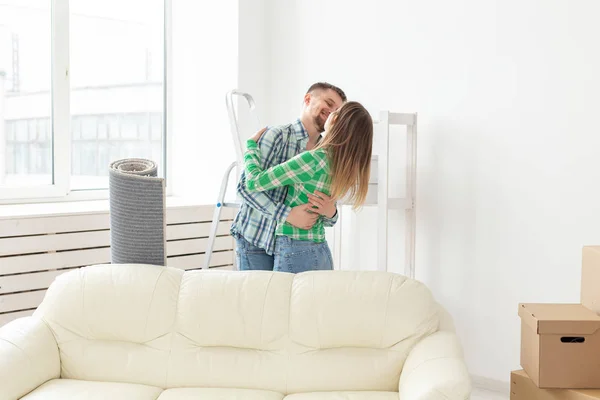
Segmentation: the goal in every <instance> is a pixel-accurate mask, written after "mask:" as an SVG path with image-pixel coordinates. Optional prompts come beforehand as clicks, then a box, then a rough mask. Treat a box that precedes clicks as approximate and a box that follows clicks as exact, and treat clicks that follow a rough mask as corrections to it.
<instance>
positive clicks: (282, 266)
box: [236, 236, 333, 273]
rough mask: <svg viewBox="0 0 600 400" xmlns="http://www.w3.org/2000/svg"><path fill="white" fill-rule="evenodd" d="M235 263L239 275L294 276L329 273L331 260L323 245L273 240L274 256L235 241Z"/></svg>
mask: <svg viewBox="0 0 600 400" xmlns="http://www.w3.org/2000/svg"><path fill="white" fill-rule="evenodd" d="M236 262H237V266H238V269H239V270H240V271H257V270H263V271H281V272H291V273H298V272H304V271H314V270H332V269H333V258H332V257H331V251H330V250H329V246H328V245H327V242H323V243H315V242H311V241H307V240H294V239H290V238H289V237H287V236H277V238H276V240H275V255H273V256H270V255H268V254H267V253H266V252H265V250H264V249H261V248H260V247H256V246H254V245H252V244H250V243H248V242H247V241H246V240H245V239H244V238H237V239H236Z"/></svg>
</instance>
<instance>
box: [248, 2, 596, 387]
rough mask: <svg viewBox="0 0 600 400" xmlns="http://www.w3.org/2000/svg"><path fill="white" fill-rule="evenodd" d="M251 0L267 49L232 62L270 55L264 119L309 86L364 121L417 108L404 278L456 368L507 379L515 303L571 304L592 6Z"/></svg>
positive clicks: (514, 339) (590, 239) (588, 109)
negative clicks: (442, 311)
mask: <svg viewBox="0 0 600 400" xmlns="http://www.w3.org/2000/svg"><path fill="white" fill-rule="evenodd" d="M266 1H267V3H266V13H265V15H266V18H267V21H263V17H262V16H260V15H259V16H258V17H257V18H259V21H260V22H257V25H263V23H265V24H267V26H268V28H267V32H266V33H264V32H262V31H261V32H260V33H259V34H258V37H261V36H263V35H264V36H265V37H266V38H267V41H268V42H267V43H268V45H267V48H266V49H263V51H262V52H257V54H256V58H254V59H252V58H251V57H248V58H247V59H243V60H242V63H241V64H240V68H241V71H242V74H244V73H246V72H247V73H250V74H254V71H255V69H252V68H256V67H257V65H261V66H264V64H263V62H264V61H263V59H262V58H261V57H264V56H265V55H267V56H268V57H269V59H268V63H267V64H268V65H266V66H264V68H265V70H266V71H268V81H267V83H266V88H267V89H266V93H265V92H263V91H261V89H260V88H261V85H260V84H259V85H258V86H257V88H258V92H257V93H259V97H260V98H261V99H266V101H267V103H266V104H262V103H261V106H262V107H264V108H265V109H266V110H267V114H266V118H267V120H266V122H268V123H269V124H274V123H281V122H286V121H289V120H290V119H291V118H294V117H295V116H296V115H298V112H299V107H300V101H301V99H302V95H303V94H304V91H305V90H306V88H307V87H308V85H310V84H311V83H312V82H314V81H317V80H328V81H331V82H332V83H335V84H338V85H340V86H341V87H342V88H343V89H344V90H345V91H346V93H347V94H348V96H349V98H350V99H354V100H359V101H361V102H363V104H365V106H367V108H368V109H369V110H371V111H372V112H373V113H377V112H378V111H379V110H381V109H389V110H392V111H400V112H413V111H416V112H418V113H419V144H418V159H419V163H418V215H417V223H418V226H417V229H418V236H417V260H416V261H417V277H418V278H419V279H422V280H424V281H425V282H426V283H427V284H428V285H429V286H430V287H431V288H432V289H433V290H434V292H435V295H436V296H437V298H438V299H439V300H440V301H441V302H442V303H443V304H444V305H445V306H446V307H447V308H448V309H449V310H450V311H451V313H452V314H453V316H454V317H455V320H456V324H457V328H458V331H459V334H460V336H461V339H462V342H463V344H464V347H465V352H466V357H467V360H468V363H469V366H470V369H471V372H472V373H473V374H474V375H479V376H483V377H486V378H491V379H497V380H501V381H508V379H509V373H510V370H511V369H515V368H518V367H519V319H518V317H517V304H518V303H519V302H577V301H578V299H579V280H580V262H581V261H580V250H581V247H582V246H583V245H585V244H598V243H600V229H598V227H599V226H600V207H599V206H598V204H600V189H599V188H598V182H600V157H598V148H600V147H599V145H600V134H599V132H598V121H597V115H598V110H599V109H600V75H599V74H598V71H600V51H599V50H598V45H597V38H598V37H600V25H598V24H597V23H596V16H597V15H598V14H599V13H600V3H598V2H596V1H593V0H580V1H578V2H567V1H563V0H526V1H523V0H503V1H500V0H497V1H492V0H457V1H452V2H448V1H445V0H421V1H407V0H404V1H373V2H370V3H367V2H364V1H357V0H353V1H348V0H344V1H342V0H328V1H320V0H295V1H292V0H290V1H286V2H280V1H276V0H266ZM240 3H243V2H240ZM260 7H261V8H262V7H263V4H262V3H261V5H260ZM242 26H243V25H242V24H240V27H242ZM263 29H264V28H263ZM240 37H242V34H241V35H240ZM257 63H258V64H257ZM252 76H254V75H252ZM257 77H258V78H257V79H259V80H262V79H264V72H263V75H261V72H260V71H258V72H257ZM246 79H248V78H246ZM250 80H251V78H250ZM242 82H243V80H242ZM248 86H250V85H249V84H248ZM373 215H374V214H373V213H372V212H369V211H365V212H364V213H363V214H361V215H360V216H359V217H358V221H357V223H358V226H359V227H360V229H361V231H362V235H363V237H366V236H368V232H373V233H374V232H375V228H374V226H373V223H372V222H371V221H370V219H371V218H372V217H373ZM394 225H395V229H396V230H397V231H400V230H401V226H400V225H399V222H398V221H395V222H394ZM346 233H348V232H346ZM397 243H398V244H399V246H400V244H402V243H403V240H402V239H400V238H399V239H398V240H397ZM394 247H396V246H394ZM374 250H375V247H374V245H373V243H369V246H367V247H366V248H363V249H361V250H360V252H361V255H360V257H359V258H358V259H359V260H360V261H359V263H360V264H361V265H354V266H353V267H363V268H364V267H366V266H365V265H364V264H368V260H370V259H374V257H375V255H374ZM346 259H347V260H349V258H348V257H347V258H346ZM395 262H396V265H397V266H396V269H397V270H399V271H400V270H401V268H402V265H401V263H402V260H401V259H399V258H398V257H396V258H395Z"/></svg>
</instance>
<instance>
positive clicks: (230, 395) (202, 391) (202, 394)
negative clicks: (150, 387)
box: [158, 388, 284, 400]
mask: <svg viewBox="0 0 600 400" xmlns="http://www.w3.org/2000/svg"><path fill="white" fill-rule="evenodd" d="M283 397H284V396H283V394H281V393H277V392H270V391H266V390H250V389H219V388H189V389H187V388H178V389H168V390H165V391H164V392H163V393H162V394H161V395H160V397H159V398H158V400H197V399H202V400H282V399H283Z"/></svg>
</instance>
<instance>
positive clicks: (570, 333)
mask: <svg viewBox="0 0 600 400" xmlns="http://www.w3.org/2000/svg"><path fill="white" fill-rule="evenodd" d="M518 313H519V317H520V318H521V367H522V368H523V369H522V370H518V371H512V372H511V390H510V398H511V400H591V399H597V400H600V246H586V247H584V248H583V260H582V276H581V303H580V304H530V303H528V304H519V311H518Z"/></svg>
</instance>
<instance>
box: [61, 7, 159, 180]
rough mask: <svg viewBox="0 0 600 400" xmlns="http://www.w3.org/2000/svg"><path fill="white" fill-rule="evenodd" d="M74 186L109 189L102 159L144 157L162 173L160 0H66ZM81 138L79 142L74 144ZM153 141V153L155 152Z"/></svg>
mask: <svg viewBox="0 0 600 400" xmlns="http://www.w3.org/2000/svg"><path fill="white" fill-rule="evenodd" d="M69 4H70V10H69V12H70V24H71V25H70V43H71V51H70V62H71V119H72V121H76V120H81V133H80V134H79V133H78V132H76V131H75V130H73V137H72V141H73V146H72V148H73V151H78V152H80V154H79V155H73V157H72V160H73V165H72V174H73V176H72V181H71V183H72V184H71V186H72V189H74V190H78V189H102V188H107V187H108V164H109V163H110V162H112V161H115V160H117V159H119V158H125V157H139V158H149V159H152V160H153V161H155V162H157V163H158V165H159V173H160V174H161V175H162V171H163V167H164V166H163V165H162V163H163V162H164V161H163V160H162V127H158V128H157V133H156V134H155V130H154V129H152V128H150V127H149V125H150V124H151V118H156V119H158V120H159V121H161V120H162V115H163V109H164V104H163V73H164V69H163V65H164V52H163V47H164V32H163V31H164V0H126V1H123V0H103V1H98V0H70V3H69ZM78 143H80V144H81V146H79V145H78ZM154 147H158V149H159V150H158V151H153V148H154Z"/></svg>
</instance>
